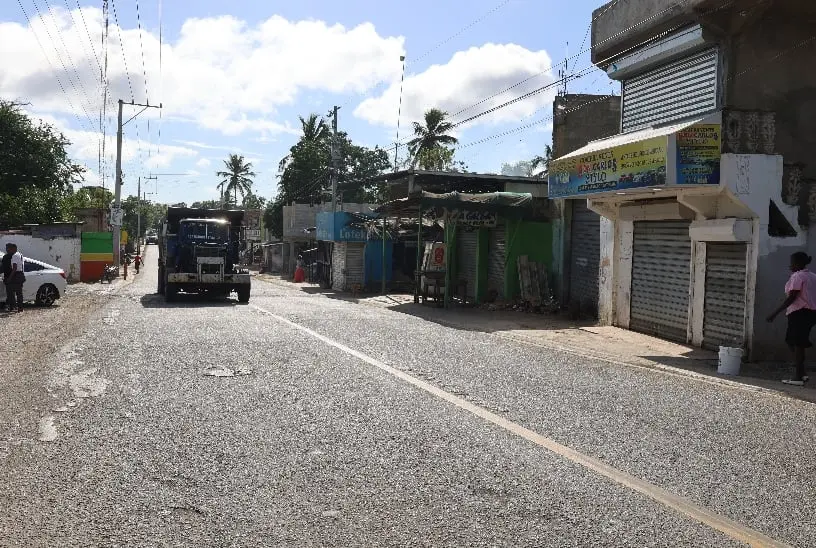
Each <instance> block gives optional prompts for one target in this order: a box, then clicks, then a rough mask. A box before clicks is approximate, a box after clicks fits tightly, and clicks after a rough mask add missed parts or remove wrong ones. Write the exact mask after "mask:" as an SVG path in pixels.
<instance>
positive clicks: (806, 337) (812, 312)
mask: <svg viewBox="0 0 816 548" xmlns="http://www.w3.org/2000/svg"><path fill="white" fill-rule="evenodd" d="M811 260H812V259H811V257H810V256H809V255H808V254H807V253H804V252H802V251H797V252H796V253H794V254H793V255H791V263H790V269H791V272H792V274H791V276H790V278H789V279H788V283H786V284H785V294H786V295H787V297H786V298H785V301H784V302H783V303H782V304H781V305H780V306H779V308H777V309H776V310H775V311H774V312H773V314H771V315H770V316H768V321H769V322H772V321H774V319H775V318H776V316H778V315H779V313H780V312H782V311H783V310H784V311H785V314H786V315H787V317H788V330H787V332H786V333H785V342H786V343H788V346H790V347H791V349H792V350H793V356H794V364H795V365H796V376H795V377H794V378H793V379H790V380H784V381H782V382H784V383H785V384H794V385H797V386H802V385H803V384H805V383H806V382H807V381H808V377H807V376H806V375H805V349H806V348H810V347H811V346H813V344H812V343H811V342H810V330H811V329H812V328H813V326H814V325H816V274H814V273H813V272H811V271H810V270H808V269H807V265H809V264H810V261H811Z"/></svg>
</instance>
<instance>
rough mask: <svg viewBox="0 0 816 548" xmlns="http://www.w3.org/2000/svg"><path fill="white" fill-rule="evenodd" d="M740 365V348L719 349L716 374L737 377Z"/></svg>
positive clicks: (722, 347) (725, 347)
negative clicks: (718, 362) (718, 364)
mask: <svg viewBox="0 0 816 548" xmlns="http://www.w3.org/2000/svg"><path fill="white" fill-rule="evenodd" d="M741 364H742V348H731V347H728V346H721V347H720V366H719V367H718V368H717V373H719V374H720V375H739V372H740V365H741Z"/></svg>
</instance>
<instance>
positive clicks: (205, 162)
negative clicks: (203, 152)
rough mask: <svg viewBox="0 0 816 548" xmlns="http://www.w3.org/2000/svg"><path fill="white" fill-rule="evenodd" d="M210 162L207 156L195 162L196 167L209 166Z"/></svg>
mask: <svg viewBox="0 0 816 548" xmlns="http://www.w3.org/2000/svg"><path fill="white" fill-rule="evenodd" d="M211 163H212V162H210V160H209V158H201V159H200V160H199V161H197V162H196V167H210V164H211Z"/></svg>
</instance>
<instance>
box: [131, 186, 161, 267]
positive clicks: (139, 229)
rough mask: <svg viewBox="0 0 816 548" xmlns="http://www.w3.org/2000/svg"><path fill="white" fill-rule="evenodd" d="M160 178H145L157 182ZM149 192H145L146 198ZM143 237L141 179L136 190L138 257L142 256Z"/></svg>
mask: <svg viewBox="0 0 816 548" xmlns="http://www.w3.org/2000/svg"><path fill="white" fill-rule="evenodd" d="M156 179H158V177H145V180H146V181H150V180H156ZM146 197H147V192H145V198H146ZM141 235H142V178H141V177H139V184H138V186H137V190H136V255H140V253H139V251H140V249H141V242H142V240H141Z"/></svg>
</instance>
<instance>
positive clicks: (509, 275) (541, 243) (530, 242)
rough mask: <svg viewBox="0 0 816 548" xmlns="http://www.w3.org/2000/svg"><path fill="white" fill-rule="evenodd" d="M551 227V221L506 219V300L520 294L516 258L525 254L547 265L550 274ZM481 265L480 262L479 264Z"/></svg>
mask: <svg viewBox="0 0 816 548" xmlns="http://www.w3.org/2000/svg"><path fill="white" fill-rule="evenodd" d="M552 241H553V227H552V224H551V223H537V222H531V221H513V220H509V221H507V265H505V276H504V294H505V295H506V299H507V300H512V299H516V298H518V297H519V296H520V291H521V290H520V287H519V277H518V258H519V257H520V256H522V255H527V256H528V257H529V258H530V260H531V261H533V262H537V263H544V264H545V265H547V273H548V278H549V277H551V276H552V264H553V243H552ZM479 266H481V263H480V265H479Z"/></svg>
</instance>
